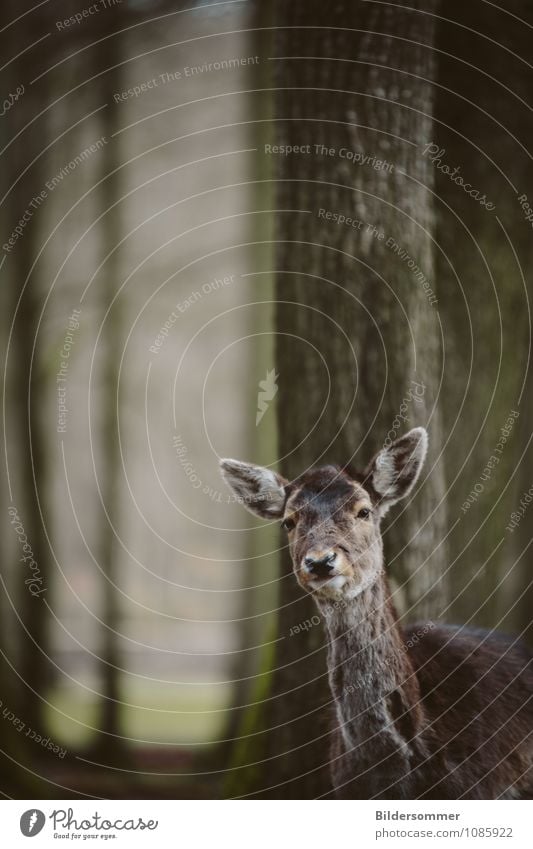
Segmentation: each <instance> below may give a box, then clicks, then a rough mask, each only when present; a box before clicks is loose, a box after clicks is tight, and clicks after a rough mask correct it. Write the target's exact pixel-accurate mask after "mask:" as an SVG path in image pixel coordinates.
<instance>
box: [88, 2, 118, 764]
mask: <svg viewBox="0 0 533 849" xmlns="http://www.w3.org/2000/svg"><path fill="white" fill-rule="evenodd" d="M107 14H108V15H110V16H111V17H110V18H109V21H108V23H109V32H113V30H114V29H115V28H118V27H119V24H120V14H119V10H111V11H108V13H107ZM104 44H105V47H104V48H103V50H102V52H101V55H100V62H101V67H102V70H103V69H109V70H108V71H107V73H105V74H104V75H103V76H102V77H101V86H102V100H103V101H104V102H106V103H107V107H106V109H105V110H104V111H103V122H104V126H103V135H104V136H105V138H106V139H107V140H108V143H107V144H106V145H105V146H104V147H103V149H102V176H103V178H104V179H103V182H102V186H101V195H100V201H101V208H102V210H103V211H106V214H105V217H104V218H103V219H102V225H101V248H102V257H103V258H105V262H104V265H103V267H102V270H101V272H100V287H101V307H102V315H103V314H105V313H106V311H107V309H108V307H109V305H110V304H111V302H112V301H113V298H114V296H115V295H116V293H117V292H118V289H119V287H120V283H121V276H120V248H119V247H118V245H119V242H120V239H121V223H120V215H121V212H120V209H121V208H120V205H116V204H117V201H118V200H119V198H120V197H121V190H120V170H119V169H120V154H119V145H120V139H117V138H113V135H114V133H115V132H116V130H117V129H118V126H119V124H118V115H117V103H116V101H115V99H114V97H113V92H117V91H121V71H120V67H117V66H118V65H119V64H120V48H121V37H120V36H117V37H114V38H111V39H108V40H107V41H106V42H104ZM122 310H123V300H122V297H121V296H120V295H119V296H118V298H117V300H116V301H115V302H114V303H113V306H112V307H111V309H110V310H109V313H108V314H107V316H106V318H105V324H104V327H103V330H102V338H101V344H102V348H103V350H104V352H105V353H104V357H103V360H102V373H101V394H100V403H101V405H102V413H103V415H102V465H101V470H102V480H101V489H102V499H103V504H104V506H105V511H106V515H105V516H104V515H103V516H102V528H101V533H100V557H99V561H100V566H101V569H102V598H103V614H102V620H103V628H102V630H101V640H102V642H101V646H102V647H101V652H100V654H101V661H102V662H101V673H100V674H101V680H102V691H103V701H102V705H101V715H100V723H99V727H100V730H101V734H100V736H99V738H98V739H97V741H96V745H95V755H94V756H95V759H98V760H101V761H102V762H103V763H106V764H115V765H120V766H121V767H124V764H125V762H126V761H125V751H124V743H123V740H122V737H121V733H120V730H121V729H120V687H119V675H120V669H121V666H120V662H121V658H120V652H119V648H118V639H117V638H118V634H119V633H120V607H119V592H118V590H117V581H118V569H117V560H118V555H119V552H120V544H119V541H118V539H117V536H120V524H121V523H120V509H121V506H120V495H121V485H120V484H121V481H122V480H123V476H122V467H121V461H120V446H119V432H118V428H119V421H118V409H119V403H120V399H119V394H118V379H119V365H120V355H119V352H120V351H121V350H122V343H121V340H122V338H123V335H122V320H121V319H122Z"/></svg>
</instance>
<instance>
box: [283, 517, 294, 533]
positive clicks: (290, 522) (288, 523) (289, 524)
mask: <svg viewBox="0 0 533 849" xmlns="http://www.w3.org/2000/svg"><path fill="white" fill-rule="evenodd" d="M281 527H282V528H284V529H285V530H286V531H292V529H293V528H295V527H296V522H295V521H294V519H291V517H290V516H289V517H288V518H287V519H284V520H283V522H282V523H281Z"/></svg>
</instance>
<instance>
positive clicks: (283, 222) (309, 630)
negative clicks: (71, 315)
mask: <svg viewBox="0 0 533 849" xmlns="http://www.w3.org/2000/svg"><path fill="white" fill-rule="evenodd" d="M422 7H423V9H424V10H425V11H426V12H431V11H435V10H436V8H437V3H436V2H432V3H429V4H428V3H427V2H426V3H424V4H422V3H416V4H415V6H414V7H413V8H414V11H408V10H405V9H402V8H395V7H394V5H390V4H387V5H383V4H371V3H352V2H350V3H348V2H343V3H337V4H335V6H334V7H333V8H332V7H331V6H328V7H325V6H324V4H323V3H319V2H311V3H309V2H307V3H303V2H296V3H291V4H288V3H283V2H281V0H280V2H278V3H277V6H276V9H277V20H276V25H277V26H278V27H279V28H280V29H279V30H278V31H277V36H276V44H275V50H274V56H275V57H276V58H275V60H274V61H275V64H276V66H277V78H276V82H277V86H278V89H277V94H276V114H277V120H276V124H275V126H276V133H277V138H276V140H275V141H276V143H277V144H279V145H285V146H297V145H300V146H303V148H300V152H289V153H287V150H288V149H289V148H288V147H286V148H285V151H284V153H285V155H283V154H282V153H278V154H277V153H275V152H272V153H271V154H268V153H267V152H266V151H265V155H271V156H272V158H273V159H274V167H275V169H276V172H277V176H278V178H279V184H278V185H279V198H278V203H277V207H278V208H283V209H285V210H286V211H284V212H282V213H279V215H278V220H277V224H278V226H277V234H276V235H277V257H276V270H277V291H276V298H277V313H276V330H277V371H278V372H279V401H278V410H279V439H280V457H281V461H280V471H281V472H282V473H283V474H284V475H285V476H286V477H288V478H294V477H295V476H297V475H298V474H300V473H302V472H303V471H304V470H305V469H306V468H307V467H308V466H310V465H314V464H324V463H328V462H337V463H341V464H346V463H350V462H351V463H353V464H354V465H358V466H360V467H364V465H366V463H367V462H368V461H369V459H370V457H371V456H372V455H373V453H374V452H375V451H376V450H378V449H379V448H380V447H381V446H382V444H383V441H384V440H385V439H386V437H387V435H388V436H389V438H391V439H392V438H394V437H395V436H396V435H398V436H399V435H400V434H401V433H403V432H404V431H405V430H408V429H409V428H410V427H413V426H414V425H418V424H424V425H426V426H428V427H429V430H430V438H431V443H432V452H431V456H430V460H429V463H428V465H427V467H426V468H427V475H428V476H427V478H426V480H425V481H424V482H423V484H422V486H421V489H422V491H423V494H422V495H420V496H419V497H418V498H416V499H415V500H414V502H413V503H412V504H411V505H409V506H408V509H406V510H396V511H395V513H394V515H393V516H392V517H391V520H390V521H389V523H388V527H387V529H386V532H385V544H386V552H387V556H388V562H389V564H390V573H391V575H392V576H393V579H394V580H395V586H396V590H397V591H396V596H395V601H396V603H397V604H398V603H399V605H400V607H401V608H403V609H404V610H405V611H406V612H407V613H408V615H409V618H410V619H412V618H415V617H417V616H422V615H423V616H427V615H429V614H433V615H435V614H438V611H439V608H440V606H441V605H442V603H443V601H444V600H445V597H446V593H445V586H444V582H442V581H440V576H441V574H442V573H443V572H444V566H445V562H446V560H445V543H444V535H445V527H446V517H445V511H444V509H443V505H442V502H441V499H442V497H443V494H444V477H443V469H442V463H440V462H439V461H438V454H439V451H440V448H441V427H440V415H439V412H438V409H437V408H436V406H435V401H436V396H437V393H438V388H439V375H440V362H439V347H440V337H439V319H438V311H437V310H438V304H437V303H436V302H435V297H436V296H435V295H433V296H432V295H431V293H429V292H428V289H429V288H431V290H432V292H433V293H435V288H436V287H435V283H434V279H433V255H432V243H431V234H432V230H433V225H434V222H433V208H432V199H431V193H430V190H431V187H432V184H433V174H432V171H431V169H430V168H429V167H428V164H427V162H426V160H425V159H424V158H423V157H421V156H420V155H419V152H418V149H417V144H418V143H419V142H420V140H421V139H429V138H431V133H432V105H433V104H432V97H433V94H432V86H431V82H430V80H431V78H432V76H433V58H432V51H431V47H432V42H433V26H434V24H433V20H434V19H433V18H432V17H431V16H430V15H425V14H424V15H423V14H419V13H418V12H417V10H418V9H422ZM393 36H394V37H393ZM282 57H284V58H282ZM291 57H292V58H291ZM292 150H294V148H292ZM350 156H351V157H352V158H351V159H350V158H349V157H350ZM364 157H366V159H365V158H364ZM335 216H337V218H335ZM339 216H346V218H348V217H349V218H351V219H353V223H352V222H344V223H343V222H341V221H339ZM400 416H401V417H402V418H400ZM315 616H316V608H315V606H314V603H313V601H312V600H311V599H310V598H309V597H307V596H303V595H302V592H301V590H299V588H298V586H297V584H296V581H295V579H294V577H293V576H292V574H291V564H290V561H289V557H288V553H287V552H284V556H283V559H282V570H281V595H280V612H279V634H280V635H281V636H283V637H285V639H284V640H283V641H282V642H281V648H280V650H279V652H278V654H277V657H276V659H275V666H276V667H277V668H276V672H275V674H274V676H273V682H272V685H271V691H270V693H269V701H268V702H267V704H266V705H265V710H264V714H265V715H264V718H263V721H264V723H265V724H264V726H263V728H264V729H270V732H269V731H267V730H265V735H266V741H265V740H263V743H264V751H263V752H262V754H263V757H265V756H266V757H268V758H269V759H270V760H268V761H267V762H266V763H264V764H263V769H262V770H261V773H260V778H259V781H260V784H261V786H260V787H259V786H258V783H256V785H255V789H256V791H262V794H263V795H271V796H274V797H280V798H286V797H287V796H288V797H290V798H309V797H316V796H320V795H322V794H323V793H327V792H328V790H329V787H330V785H329V775H328V728H329V723H330V720H331V718H332V709H331V695H330V691H329V687H328V683H327V678H326V670H325V651H324V641H325V637H324V633H323V630H322V627H321V626H316V625H315V624H314V623H315V622H316V621H317V620H316V618H315V619H314V618H313V617H315ZM306 622H307V623H311V627H306V628H304V630H302V631H301V632H300V633H299V634H297V635H295V636H290V634H291V628H292V627H293V626H296V625H298V624H299V623H306ZM259 752H260V747H259V746H257V745H256V747H255V750H254V751H253V752H252V751H250V759H251V758H252V757H253V756H254V755H255V756H257V754H258V753H259ZM250 774H251V773H250ZM255 774H256V777H257V768H256V769H255ZM244 784H246V779H245V781H244Z"/></svg>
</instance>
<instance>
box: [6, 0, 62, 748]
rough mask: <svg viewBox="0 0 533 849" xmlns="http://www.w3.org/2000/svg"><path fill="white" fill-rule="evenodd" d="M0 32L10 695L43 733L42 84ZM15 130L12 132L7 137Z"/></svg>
mask: <svg viewBox="0 0 533 849" xmlns="http://www.w3.org/2000/svg"><path fill="white" fill-rule="evenodd" d="M17 12H20V7H19V5H18V4H17V3H13V2H8V3H5V4H3V6H2V20H3V22H5V23H7V22H8V21H11V20H13V19H14V18H16V16H17ZM39 24H41V25H42V26H43V27H44V21H43V20H42V19H41V16H39V15H38V16H37V18H36V28H37V29H38V28H39ZM1 39H2V46H3V48H4V50H3V56H4V57H6V58H7V57H9V59H10V60H11V61H9V63H8V64H7V65H6V67H5V69H4V71H3V73H2V90H3V91H4V92H5V95H6V97H7V96H8V94H9V93H14V92H16V91H17V88H19V89H20V88H22V87H23V94H22V95H21V97H20V98H19V99H17V100H16V101H15V102H14V103H13V105H12V106H11V107H10V109H9V111H8V112H7V115H6V116H5V117H4V118H3V121H5V122H6V127H7V134H6V135H4V134H2V143H3V145H6V144H8V143H9V142H12V143H11V144H9V147H8V148H7V150H6V151H5V152H4V153H3V155H2V173H3V175H4V177H3V180H2V189H3V191H2V195H4V194H6V193H7V196H6V199H5V201H4V203H3V209H4V216H3V220H4V225H5V227H4V234H5V239H3V240H2V242H5V241H7V239H8V237H9V235H10V234H11V233H12V231H13V229H14V227H15V225H16V224H17V223H18V222H19V221H20V219H21V218H22V217H23V216H24V215H25V216H26V222H27V223H26V224H25V227H24V230H23V232H22V235H21V236H20V238H19V239H18V241H17V242H16V243H15V244H14V245H13V247H12V249H11V250H10V251H9V253H6V252H5V251H3V250H2V257H3V258H4V264H3V269H2V277H3V278H4V279H8V280H9V281H10V286H9V292H10V303H9V308H8V314H9V317H10V324H11V319H13V317H14V316H15V311H16V310H17V313H16V320H15V321H14V324H13V327H12V336H11V349H10V352H9V363H8V366H9V367H8V375H7V379H8V400H7V410H6V416H7V440H8V445H9V448H10V450H9V474H10V484H11V492H10V493H9V494H8V496H9V499H10V502H11V505H12V506H15V507H16V509H17V512H18V515H19V516H20V521H21V523H22V525H23V526H24V532H25V534H26V536H27V539H28V544H29V545H30V546H31V550H32V554H33V560H34V561H35V563H36V564H37V567H32V569H30V568H29V565H28V564H29V557H30V555H29V554H28V553H27V551H26V552H23V550H22V548H21V546H20V545H19V544H18V541H17V545H16V549H15V552H14V558H15V563H14V569H13V573H14V582H13V598H14V601H15V604H16V608H17V614H18V616H19V617H20V622H21V625H22V627H20V625H18V623H17V625H16V626H15V627H16V630H17V631H18V632H19V635H20V640H19V651H18V657H17V660H16V667H17V671H18V673H19V675H20V679H19V682H18V684H17V686H16V688H15V690H14V692H13V693H12V697H13V698H15V697H16V701H17V707H16V709H17V712H18V715H19V716H20V718H21V719H22V720H23V721H24V722H25V723H26V725H28V726H31V727H32V728H34V729H36V730H37V731H38V732H39V733H44V719H43V709H42V708H43V701H42V700H43V699H44V698H45V697H46V690H47V687H48V685H49V683H50V676H51V674H52V667H51V665H50V664H49V661H48V655H49V651H48V643H49V617H48V613H47V607H46V603H45V602H46V599H47V593H49V591H50V576H51V569H50V549H49V545H48V541H47V539H46V533H45V530H44V527H43V519H42V517H41V512H40V511H41V509H43V510H45V508H46V505H45V501H46V496H45V485H46V459H45V458H46V447H45V445H46V441H45V434H46V433H47V432H48V431H49V429H50V422H49V421H46V419H45V418H44V417H43V415H42V411H43V408H44V397H45V375H44V369H43V368H42V366H41V360H40V349H39V346H38V345H35V337H36V334H37V324H38V320H39V314H40V311H41V306H42V299H43V290H42V289H41V287H40V285H39V284H40V275H39V271H40V267H39V264H37V265H36V267H35V268H34V269H33V270H32V266H33V263H34V261H35V258H36V255H37V252H38V247H39V233H40V229H39V227H40V223H41V221H42V215H43V210H42V209H40V208H39V204H38V203H35V201H34V199H35V197H36V196H38V195H39V194H40V192H41V191H42V190H43V187H44V183H45V168H44V161H43V160H44V157H43V156H40V154H41V152H42V149H43V147H44V146H45V141H44V138H43V120H42V119H41V120H40V121H39V122H38V123H37V125H33V127H31V128H29V129H27V130H26V129H24V128H25V125H26V124H27V123H28V121H29V120H30V119H31V118H33V117H34V116H35V115H36V114H37V113H38V112H39V111H40V109H41V103H40V100H39V97H41V96H42V89H41V91H40V93H39V96H37V95H36V94H35V93H34V92H33V91H32V90H31V88H30V86H29V81H30V80H31V78H32V75H33V74H34V73H35V72H36V67H37V63H38V61H39V58H40V57H38V56H36V54H35V52H30V53H25V54H24V55H19V54H20V51H21V50H22V49H23V48H24V47H25V46H27V43H28V37H27V35H25V33H24V32H23V30H22V29H21V28H20V27H19V28H17V27H13V28H11V27H10V28H8V29H6V30H5V31H4V32H3V33H2V36H1ZM34 63H35V64H34ZM19 133H20V135H19V136H18V139H17V140H15V141H13V139H14V137H15V136H16V135H17V134H19ZM24 171H25V173H23V172H24ZM15 183H16V184H15ZM14 184H15V185H14ZM28 210H30V215H28ZM19 298H20V301H19ZM34 346H35V348H34ZM30 374H31V377H30ZM44 519H46V516H44ZM7 533H10V534H12V533H13V529H12V527H11V526H8V530H7ZM24 556H25V557H26V560H25V561H23V558H24ZM32 574H35V575H36V576H37V577H38V583H37V584H35V585H34V586H33V591H35V594H32V592H31V591H30V590H29V584H28V583H27V581H28V579H29V578H31V576H32ZM12 680H13V679H12ZM19 748H20V746H19Z"/></svg>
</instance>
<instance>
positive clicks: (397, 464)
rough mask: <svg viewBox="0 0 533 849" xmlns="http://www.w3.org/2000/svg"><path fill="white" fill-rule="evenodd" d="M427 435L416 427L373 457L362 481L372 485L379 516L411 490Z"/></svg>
mask: <svg viewBox="0 0 533 849" xmlns="http://www.w3.org/2000/svg"><path fill="white" fill-rule="evenodd" d="M427 449H428V435H427V432H426V430H425V429H424V428H423V427H415V428H413V430H410V431H409V433H406V434H405V436H401V437H400V438H399V439H396V440H395V441H394V442H393V443H392V444H391V445H389V446H388V447H387V448H383V449H382V450H381V451H380V452H379V454H376V456H375V457H374V459H373V460H372V462H371V463H370V465H369V467H368V469H367V470H366V472H365V478H366V479H367V480H368V481H369V482H371V484H372V488H373V490H374V492H375V493H376V496H377V498H378V508H379V512H380V514H381V515H382V516H384V515H385V513H386V512H387V511H388V509H389V507H392V505H393V504H396V502H397V501H400V499H401V498H405V496H406V495H408V494H409V493H410V492H411V490H412V488H413V487H414V485H415V483H416V481H417V479H418V475H419V474H420V470H421V468H422V465H423V463H424V460H425V458H426V453H427Z"/></svg>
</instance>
